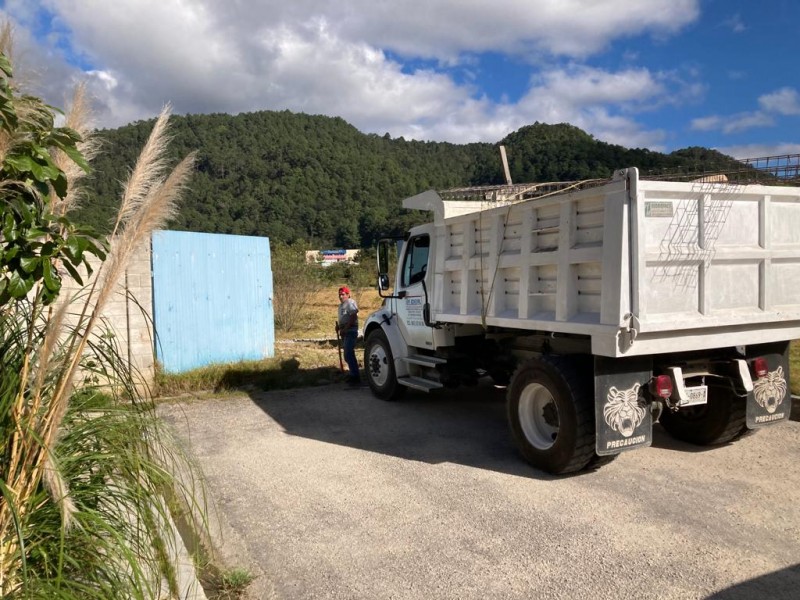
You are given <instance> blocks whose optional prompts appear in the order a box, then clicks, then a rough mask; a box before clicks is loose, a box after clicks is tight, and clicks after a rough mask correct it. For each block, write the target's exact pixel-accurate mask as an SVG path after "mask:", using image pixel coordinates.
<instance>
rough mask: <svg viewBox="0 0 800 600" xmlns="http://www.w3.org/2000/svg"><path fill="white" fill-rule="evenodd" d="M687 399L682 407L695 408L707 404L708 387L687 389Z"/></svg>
mask: <svg viewBox="0 0 800 600" xmlns="http://www.w3.org/2000/svg"><path fill="white" fill-rule="evenodd" d="M686 396H687V399H686V400H684V401H683V402H681V403H680V406H694V405H695V404H706V403H707V402H708V386H707V385H698V386H696V387H687V388H686Z"/></svg>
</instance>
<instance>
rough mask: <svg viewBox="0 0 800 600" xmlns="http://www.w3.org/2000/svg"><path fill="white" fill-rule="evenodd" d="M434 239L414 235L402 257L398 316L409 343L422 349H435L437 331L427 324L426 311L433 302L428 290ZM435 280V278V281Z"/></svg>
mask: <svg viewBox="0 0 800 600" xmlns="http://www.w3.org/2000/svg"><path fill="white" fill-rule="evenodd" d="M430 247H431V236H430V235H429V234H427V233H423V234H420V235H414V236H412V237H411V238H409V240H408V242H407V243H406V245H405V248H406V250H405V254H404V255H403V257H402V263H401V265H402V267H401V269H402V270H401V272H400V282H399V283H400V285H399V288H398V290H397V295H398V299H397V316H398V324H399V326H400V331H401V333H402V335H403V338H404V339H405V341H406V344H408V345H409V346H416V347H419V348H432V347H433V329H431V328H430V327H428V326H427V325H425V317H424V315H423V311H424V310H425V307H426V304H427V303H429V302H430V300H429V298H430V292H431V290H430V289H429V288H428V279H427V276H428V259H429V255H430ZM432 279H433V278H431V280H432Z"/></svg>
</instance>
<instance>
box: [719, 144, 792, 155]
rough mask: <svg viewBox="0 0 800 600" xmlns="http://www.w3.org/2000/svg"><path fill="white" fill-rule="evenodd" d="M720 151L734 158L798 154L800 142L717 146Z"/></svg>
mask: <svg viewBox="0 0 800 600" xmlns="http://www.w3.org/2000/svg"><path fill="white" fill-rule="evenodd" d="M717 150H719V151H720V152H722V153H724V154H727V155H728V156H733V157H734V158H740V159H743V158H758V157H761V156H783V155H786V154H800V144H796V143H790V142H779V143H776V144H741V145H738V146H724V147H721V148H717Z"/></svg>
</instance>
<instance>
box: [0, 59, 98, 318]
mask: <svg viewBox="0 0 800 600" xmlns="http://www.w3.org/2000/svg"><path fill="white" fill-rule="evenodd" d="M0 72H1V73H2V75H3V77H2V78H1V79H0V120H1V121H2V133H3V143H2V147H3V156H2V163H0V182H1V183H0V185H2V195H3V203H2V205H0V227H1V228H2V229H0V231H1V232H2V236H0V306H2V305H4V304H7V303H8V302H9V301H11V300H12V299H19V298H23V297H24V296H26V295H27V294H28V293H30V291H31V289H32V288H33V286H34V284H35V283H36V282H39V281H42V282H43V283H44V285H43V286H42V287H41V288H40V294H41V300H42V302H43V304H45V305H47V304H49V303H51V302H52V301H53V300H55V298H56V297H57V296H58V293H59V291H60V289H61V275H60V273H59V271H58V268H57V261H60V264H61V265H63V267H64V268H65V269H66V270H67V271H68V272H69V274H70V275H71V276H72V277H74V278H75V279H77V280H78V281H81V276H80V274H79V273H78V267H80V266H81V265H83V266H84V267H85V268H86V269H87V271H88V272H89V273H91V267H90V265H89V262H88V255H89V254H94V255H95V256H98V257H100V258H104V257H105V251H106V248H105V247H104V244H103V242H102V241H101V240H99V239H97V238H96V237H95V236H94V235H93V234H92V232H91V230H89V229H88V228H78V227H76V226H75V225H74V224H73V223H71V222H70V221H69V219H67V217H66V215H63V214H61V215H59V214H58V209H57V205H58V201H59V200H62V201H63V200H64V199H65V198H66V197H67V195H68V191H69V182H68V180H67V176H66V173H65V172H64V171H63V170H62V169H61V168H60V167H59V165H58V164H57V156H58V154H57V153H58V152H61V153H63V154H65V155H66V156H67V157H69V158H70V159H71V160H72V161H73V163H74V164H75V165H77V166H78V167H79V168H81V169H83V170H84V171H88V169H89V165H88V163H87V162H86V160H85V158H84V157H83V155H82V154H81V152H80V151H79V150H78V144H79V143H81V142H82V138H81V135H80V134H79V133H78V132H77V131H75V130H74V129H72V128H70V127H55V126H54V113H53V109H52V107H50V106H47V105H46V104H44V103H43V102H42V101H41V100H39V99H38V98H34V97H32V96H25V95H23V96H19V97H15V95H14V91H13V89H12V86H11V82H10V79H11V77H12V68H11V64H10V62H9V61H8V59H7V58H6V57H5V56H1V55H0ZM54 198H55V199H54Z"/></svg>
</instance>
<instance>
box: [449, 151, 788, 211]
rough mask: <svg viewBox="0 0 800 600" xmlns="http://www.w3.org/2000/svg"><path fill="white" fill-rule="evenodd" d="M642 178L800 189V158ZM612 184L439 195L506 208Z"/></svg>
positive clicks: (746, 162) (481, 188)
mask: <svg viewBox="0 0 800 600" xmlns="http://www.w3.org/2000/svg"><path fill="white" fill-rule="evenodd" d="M640 177H641V178H642V179H650V180H663V181H692V182H703V183H723V184H724V183H729V184H736V185H746V184H751V183H757V184H762V185H782V186H783V185H786V186H788V185H795V186H796V185H800V154H783V155H779V156H762V157H758V158H743V159H739V160H736V159H730V161H728V162H727V163H726V164H725V165H724V166H721V165H718V164H709V165H701V166H698V167H697V168H685V169H684V170H683V171H669V172H666V171H654V170H650V171H647V170H641V171H640ZM609 181H611V178H610V177H609V178H600V179H584V180H580V181H549V182H544V183H521V184H500V185H482V186H472V187H459V188H451V189H448V190H442V191H440V192H439V196H441V198H442V199H443V200H480V201H483V202H490V203H498V204H505V203H509V202H510V203H515V202H520V201H522V200H530V199H533V198H544V197H547V196H552V195H556V194H562V193H566V192H572V191H576V190H583V189H587V188H591V187H596V186H599V185H603V184H606V183H608V182H609Z"/></svg>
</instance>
